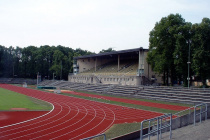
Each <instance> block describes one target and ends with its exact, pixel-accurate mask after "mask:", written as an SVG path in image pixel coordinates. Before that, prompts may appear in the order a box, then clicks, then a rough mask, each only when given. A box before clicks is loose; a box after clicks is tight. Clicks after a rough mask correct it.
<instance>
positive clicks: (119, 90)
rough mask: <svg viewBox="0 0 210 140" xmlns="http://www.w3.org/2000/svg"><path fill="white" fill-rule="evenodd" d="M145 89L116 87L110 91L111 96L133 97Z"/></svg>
mask: <svg viewBox="0 0 210 140" xmlns="http://www.w3.org/2000/svg"><path fill="white" fill-rule="evenodd" d="M142 88H143V87H135V86H120V85H116V86H114V87H113V88H112V89H111V90H109V92H108V93H109V94H124V95H133V94H136V93H137V92H139V91H140V90H141V89H142Z"/></svg>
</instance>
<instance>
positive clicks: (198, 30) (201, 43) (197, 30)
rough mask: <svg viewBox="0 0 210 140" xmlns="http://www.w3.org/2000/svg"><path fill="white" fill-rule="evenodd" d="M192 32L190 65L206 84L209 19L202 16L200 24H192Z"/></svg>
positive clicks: (209, 46) (208, 65)
mask: <svg viewBox="0 0 210 140" xmlns="http://www.w3.org/2000/svg"><path fill="white" fill-rule="evenodd" d="M192 32H193V38H192V41H193V45H192V50H193V54H192V57H193V58H192V67H193V69H194V72H195V74H196V75H197V76H200V78H201V80H202V82H203V85H205V86H206V79H208V78H210V73H209V71H210V63H209V62H210V19H208V18H204V19H203V20H202V22H201V23H200V24H195V25H193V27H192Z"/></svg>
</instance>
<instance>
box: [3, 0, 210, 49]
mask: <svg viewBox="0 0 210 140" xmlns="http://www.w3.org/2000/svg"><path fill="white" fill-rule="evenodd" d="M209 7H210V0H0V45H3V46H5V47H9V46H13V47H16V46H19V47H27V46H29V45H34V46H37V47H39V46H41V45H50V46H52V45H54V46H57V45H62V46H65V47H71V48H73V49H76V48H81V49H84V50H89V51H92V52H96V53H98V52H99V51H101V50H102V49H108V48H110V47H111V48H113V49H115V50H124V49H133V48H138V47H144V48H148V46H149V32H150V31H151V30H152V29H153V28H154V25H155V23H156V22H158V21H160V20H161V18H162V17H166V16H168V15H169V14H171V13H172V14H176V13H179V14H181V15H182V17H183V18H184V19H185V21H186V22H192V23H193V24H194V23H200V22H201V21H202V19H203V18H204V17H207V18H210V8H209Z"/></svg>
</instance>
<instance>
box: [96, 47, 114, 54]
mask: <svg viewBox="0 0 210 140" xmlns="http://www.w3.org/2000/svg"><path fill="white" fill-rule="evenodd" d="M113 51H115V50H114V49H113V48H108V49H106V50H104V49H103V50H102V51H100V52H99V53H106V52H113Z"/></svg>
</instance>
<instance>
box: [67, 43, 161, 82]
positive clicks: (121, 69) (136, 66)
mask: <svg viewBox="0 0 210 140" xmlns="http://www.w3.org/2000/svg"><path fill="white" fill-rule="evenodd" d="M147 52H148V49H143V48H142V47H141V48H136V49H130V50H122V51H114V52H108V53H101V54H94V55H87V56H79V57H74V65H73V67H74V68H73V69H74V73H73V74H69V77H68V80H69V81H70V82H74V83H75V82H76V83H90V84H93V83H94V84H99V83H101V84H116V85H131V86H137V85H150V84H154V83H156V84H160V83H162V81H161V75H158V74H156V73H154V72H153V71H152V70H151V67H150V66H149V64H148V63H147V62H146V56H147Z"/></svg>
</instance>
